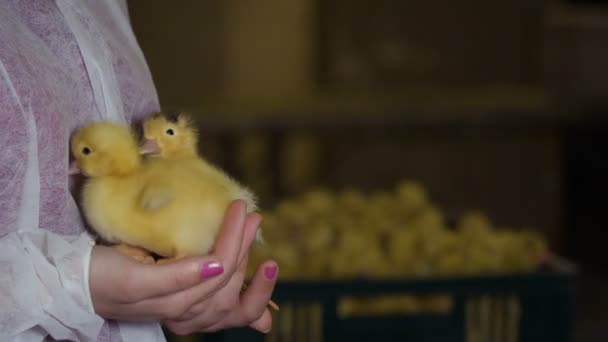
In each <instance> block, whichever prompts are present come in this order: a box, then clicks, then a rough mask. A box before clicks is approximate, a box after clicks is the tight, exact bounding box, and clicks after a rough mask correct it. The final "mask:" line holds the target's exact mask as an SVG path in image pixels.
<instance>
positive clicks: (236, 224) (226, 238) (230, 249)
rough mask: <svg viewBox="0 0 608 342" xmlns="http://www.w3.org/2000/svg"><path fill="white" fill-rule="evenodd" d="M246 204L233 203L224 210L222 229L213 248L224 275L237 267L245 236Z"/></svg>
mask: <svg viewBox="0 0 608 342" xmlns="http://www.w3.org/2000/svg"><path fill="white" fill-rule="evenodd" d="M246 218H247V204H245V202H244V201H242V200H238V201H234V202H232V203H231V204H230V206H229V207H228V210H226V214H225V216H224V221H223V223H222V228H221V231H220V234H219V236H218V238H217V241H216V243H215V246H214V250H213V255H214V256H215V257H217V258H218V259H219V260H222V263H223V264H224V267H225V268H226V271H227V272H226V274H228V275H230V274H232V273H233V272H234V271H235V270H236V267H237V265H238V258H239V255H240V251H241V246H242V244H243V236H244V234H245V220H246Z"/></svg>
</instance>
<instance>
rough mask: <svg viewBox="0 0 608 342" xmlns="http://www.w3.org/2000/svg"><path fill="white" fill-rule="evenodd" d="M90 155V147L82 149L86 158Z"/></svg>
mask: <svg viewBox="0 0 608 342" xmlns="http://www.w3.org/2000/svg"><path fill="white" fill-rule="evenodd" d="M89 153H91V149H90V148H88V147H84V148H83V149H82V154H84V155H85V156H86V155H87V154H89Z"/></svg>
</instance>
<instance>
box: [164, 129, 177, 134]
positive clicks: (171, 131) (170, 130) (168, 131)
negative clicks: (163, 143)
mask: <svg viewBox="0 0 608 342" xmlns="http://www.w3.org/2000/svg"><path fill="white" fill-rule="evenodd" d="M165 133H167V134H168V135H173V134H175V132H173V130H172V129H171V128H169V129H168V130H166V131H165Z"/></svg>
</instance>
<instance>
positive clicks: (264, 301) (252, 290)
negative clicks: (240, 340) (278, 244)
mask: <svg viewBox="0 0 608 342" xmlns="http://www.w3.org/2000/svg"><path fill="white" fill-rule="evenodd" d="M278 271H279V268H278V266H277V264H276V263H275V262H274V261H267V262H265V263H263V264H262V265H261V266H260V267H259V268H258V269H257V270H256V273H255V275H254V276H253V279H252V281H251V284H250V285H249V286H248V287H247V289H246V290H245V291H244V292H243V294H242V295H241V302H240V305H239V306H238V307H236V308H235V309H234V310H233V311H232V312H231V313H230V315H228V316H227V317H226V318H225V319H224V320H223V321H222V322H219V323H218V324H217V325H215V326H211V327H210V328H211V329H212V330H216V329H217V330H219V329H224V328H231V327H240V326H246V325H250V326H252V328H254V329H256V330H259V331H260V332H263V333H266V332H268V331H270V328H271V327H272V319H271V317H265V315H267V314H266V312H267V311H268V308H267V306H268V302H269V301H270V297H271V296H272V291H273V290H274V286H275V284H276V280H277V275H278ZM268 314H269V313H268ZM269 318H270V319H269Z"/></svg>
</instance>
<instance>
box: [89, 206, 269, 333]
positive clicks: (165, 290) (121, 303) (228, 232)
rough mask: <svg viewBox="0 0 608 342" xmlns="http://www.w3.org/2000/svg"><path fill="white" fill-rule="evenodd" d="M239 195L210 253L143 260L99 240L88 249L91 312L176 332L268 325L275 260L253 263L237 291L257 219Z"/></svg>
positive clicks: (263, 326)
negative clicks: (254, 266) (154, 261)
mask: <svg viewBox="0 0 608 342" xmlns="http://www.w3.org/2000/svg"><path fill="white" fill-rule="evenodd" d="M245 208H246V205H245V203H244V202H242V201H236V202H234V203H232V204H231V205H230V207H229V208H228V210H227V211H226V215H225V218H224V222H223V226H222V229H221V231H220V234H219V236H218V240H217V243H216V245H215V248H214V251H213V253H212V254H210V255H208V256H205V257H191V258H185V259H182V260H179V261H175V262H172V263H167V264H163V265H143V264H140V263H137V262H135V261H133V260H132V259H130V258H128V257H126V256H124V255H122V254H121V253H118V252H116V251H115V250H114V249H112V248H109V247H104V246H95V247H94V248H93V253H92V256H91V265H90V276H89V286H90V291H91V298H92V301H93V306H94V308H95V311H96V313H97V314H98V315H100V316H101V317H104V318H106V319H116V320H128V321H162V322H163V323H165V325H166V326H167V328H169V329H170V330H171V331H172V332H174V333H176V334H180V335H183V334H190V333H193V332H211V331H217V330H220V329H224V328H229V327H240V326H247V325H249V326H251V327H252V328H254V329H256V330H258V331H261V332H268V331H270V329H271V327H272V318H271V315H270V312H269V311H268V309H267V308H266V306H267V303H268V301H269V299H270V297H271V295H272V291H273V289H274V285H275V282H276V279H277V272H278V268H277V264H276V263H275V262H273V261H267V262H265V263H263V264H262V265H260V267H258V270H257V271H256V273H255V276H254V278H253V280H252V282H251V284H250V285H249V287H248V288H247V290H245V291H242V287H243V281H244V278H245V271H246V268H247V259H248V251H249V247H250V246H251V243H252V241H253V240H254V238H255V233H256V231H257V229H258V226H259V224H260V222H261V217H260V215H258V214H256V213H251V214H247V213H246V211H245V210H246V209H245Z"/></svg>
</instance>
